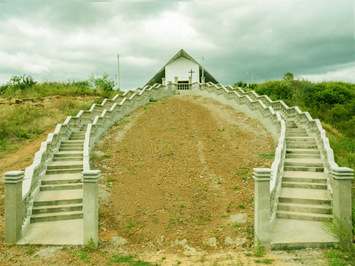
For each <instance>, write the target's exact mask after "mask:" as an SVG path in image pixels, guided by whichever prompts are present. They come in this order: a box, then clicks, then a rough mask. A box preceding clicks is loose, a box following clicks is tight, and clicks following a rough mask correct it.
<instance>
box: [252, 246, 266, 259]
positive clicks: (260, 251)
mask: <svg viewBox="0 0 355 266" xmlns="http://www.w3.org/2000/svg"><path fill="white" fill-rule="evenodd" d="M253 254H254V256H255V257H263V256H264V255H265V254H266V252H265V247H264V246H262V245H260V243H259V242H257V243H256V246H255V247H254V250H253Z"/></svg>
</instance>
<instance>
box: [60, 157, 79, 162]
mask: <svg viewBox="0 0 355 266" xmlns="http://www.w3.org/2000/svg"><path fill="white" fill-rule="evenodd" d="M82 158H83V157H81V158H80V157H53V162H67V161H77V160H78V159H82Z"/></svg>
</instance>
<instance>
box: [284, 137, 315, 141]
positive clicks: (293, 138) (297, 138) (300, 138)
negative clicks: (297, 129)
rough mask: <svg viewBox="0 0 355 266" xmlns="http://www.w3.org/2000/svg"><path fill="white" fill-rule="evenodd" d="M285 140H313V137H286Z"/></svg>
mask: <svg viewBox="0 0 355 266" xmlns="http://www.w3.org/2000/svg"><path fill="white" fill-rule="evenodd" d="M286 141H289V142H292V141H296V142H315V139H314V137H286Z"/></svg>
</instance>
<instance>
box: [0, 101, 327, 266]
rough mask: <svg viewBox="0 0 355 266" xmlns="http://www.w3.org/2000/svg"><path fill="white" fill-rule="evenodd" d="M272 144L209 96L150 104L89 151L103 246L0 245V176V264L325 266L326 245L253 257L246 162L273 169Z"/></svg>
mask: <svg viewBox="0 0 355 266" xmlns="http://www.w3.org/2000/svg"><path fill="white" fill-rule="evenodd" d="M45 138H46V137H45ZM45 138H43V140H45ZM43 140H42V139H39V140H38V142H37V141H35V142H32V143H31V145H29V146H31V147H28V148H26V149H22V150H21V152H17V153H15V154H14V155H11V156H8V157H6V158H4V159H1V160H0V172H1V173H3V172H6V171H8V170H18V169H23V168H24V167H26V166H27V165H29V164H30V163H31V161H32V158H33V156H34V153H35V152H36V151H37V150H38V148H39V145H40V142H41V141H43ZM36 145H37V146H36ZM26 147H27V146H26ZM274 151H275V144H274V142H273V140H272V138H271V135H270V134H269V133H268V132H267V131H266V130H265V128H264V127H263V126H262V125H261V124H259V123H258V122H257V121H255V120H253V119H250V118H248V117H246V116H245V115H244V114H242V113H238V112H237V111H235V110H234V109H232V108H230V107H228V106H225V105H222V104H219V103H218V102H216V101H214V100H211V99H206V98H201V97H196V96H173V97H169V98H166V99H162V100H159V101H158V102H151V103H149V104H147V105H145V106H143V107H141V108H139V109H138V110H136V111H135V112H133V113H132V114H131V115H130V116H127V117H125V118H123V119H122V120H121V121H120V122H119V123H118V124H117V125H116V126H114V127H113V128H112V129H111V130H110V131H109V132H108V133H107V134H106V136H105V137H104V138H103V139H102V140H101V141H100V142H99V144H98V146H97V148H96V149H95V151H94V155H93V156H92V168H93V169H100V170H101V173H102V175H101V179H100V184H99V204H100V207H99V237H100V248H99V249H97V250H92V249H90V248H82V247H50V246H41V247H38V246H12V247H9V246H5V245H4V244H3V241H4V238H3V232H4V221H3V220H4V214H3V204H4V202H3V184H1V185H0V193H1V196H0V243H1V244H0V264H1V265H13V264H18V265H35V264H44V265H53V264H59V265H71V264H75V265H80V264H87V263H89V264H92V265H110V264H114V263H119V262H125V263H126V265H148V264H144V263H143V262H150V263H152V265H179V264H180V265H256V264H260V263H261V264H273V265H299V264H303V265H327V261H326V260H325V259H324V255H323V251H322V250H301V251H288V252H286V251H276V252H275V251H273V252H267V253H266V254H265V255H263V256H262V257H258V254H260V253H262V252H261V248H256V249H255V248H254V247H253V246H252V245H253V238H254V235H253V232H254V227H253V223H254V221H253V212H254V209H253V197H254V183H253V179H252V178H251V176H252V169H253V168H254V167H270V165H271V163H272V161H273V153H274ZM29 158H30V159H29ZM15 166H16V167H15ZM127 254H130V255H132V257H129V256H126V257H125V255H127ZM139 261H141V262H140V264H139Z"/></svg>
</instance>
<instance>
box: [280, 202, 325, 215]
mask: <svg viewBox="0 0 355 266" xmlns="http://www.w3.org/2000/svg"><path fill="white" fill-rule="evenodd" d="M277 209H278V210H280V211H291V212H307V213H320V214H331V213H332V208H331V206H330V205H312V204H296V203H279V204H278V205H277Z"/></svg>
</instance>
